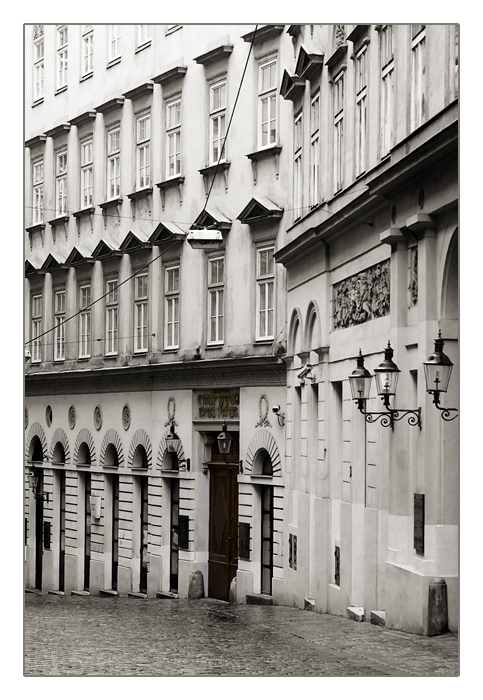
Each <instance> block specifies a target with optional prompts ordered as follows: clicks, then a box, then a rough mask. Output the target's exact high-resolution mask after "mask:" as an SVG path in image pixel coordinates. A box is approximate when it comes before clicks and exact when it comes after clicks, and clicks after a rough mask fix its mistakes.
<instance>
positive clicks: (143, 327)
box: [134, 273, 148, 352]
mask: <svg viewBox="0 0 483 700" xmlns="http://www.w3.org/2000/svg"><path fill="white" fill-rule="evenodd" d="M147 349H148V275H147V273H144V274H142V275H136V277H135V278H134V352H146V351H147Z"/></svg>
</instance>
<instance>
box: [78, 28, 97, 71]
mask: <svg viewBox="0 0 483 700" xmlns="http://www.w3.org/2000/svg"><path fill="white" fill-rule="evenodd" d="M81 46H82V56H81V78H85V77H87V76H88V75H91V74H92V73H93V72H94V29H93V27H92V26H91V25H88V26H87V27H84V30H83V32H82V37H81Z"/></svg>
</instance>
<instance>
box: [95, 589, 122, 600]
mask: <svg viewBox="0 0 483 700" xmlns="http://www.w3.org/2000/svg"><path fill="white" fill-rule="evenodd" d="M99 596H100V597H101V598H118V597H119V593H118V592H117V591H114V590H112V589H108V588H106V589H104V590H100V591H99Z"/></svg>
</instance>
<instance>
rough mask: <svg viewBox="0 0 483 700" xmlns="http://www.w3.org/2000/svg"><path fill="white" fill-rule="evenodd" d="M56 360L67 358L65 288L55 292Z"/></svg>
mask: <svg viewBox="0 0 483 700" xmlns="http://www.w3.org/2000/svg"><path fill="white" fill-rule="evenodd" d="M54 316H55V318H54V360H64V359H65V327H64V323H65V289H62V290H60V291H58V292H55V306H54Z"/></svg>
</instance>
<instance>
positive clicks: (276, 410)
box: [272, 406, 285, 426]
mask: <svg viewBox="0 0 483 700" xmlns="http://www.w3.org/2000/svg"><path fill="white" fill-rule="evenodd" d="M272 411H273V412H274V413H275V415H276V416H277V419H278V424H279V425H280V426H283V425H285V413H282V412H281V410H280V406H274V407H273V408H272Z"/></svg>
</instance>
